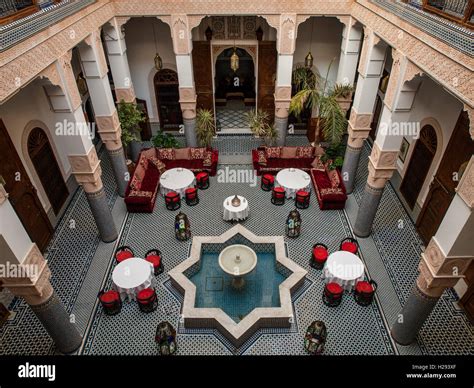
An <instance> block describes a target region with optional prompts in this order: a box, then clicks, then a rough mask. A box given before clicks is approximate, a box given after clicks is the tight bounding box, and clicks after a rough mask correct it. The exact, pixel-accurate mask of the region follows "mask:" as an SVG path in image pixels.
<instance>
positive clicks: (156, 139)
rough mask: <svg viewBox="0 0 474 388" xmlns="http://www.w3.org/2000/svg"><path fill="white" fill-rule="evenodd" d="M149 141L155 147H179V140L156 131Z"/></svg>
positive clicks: (169, 134)
mask: <svg viewBox="0 0 474 388" xmlns="http://www.w3.org/2000/svg"><path fill="white" fill-rule="evenodd" d="M151 142H152V143H153V146H155V147H157V148H180V144H179V141H178V140H177V139H176V138H175V137H174V136H173V135H172V134H171V133H164V132H163V131H158V132H157V134H156V135H155V136H153V137H152V139H151Z"/></svg>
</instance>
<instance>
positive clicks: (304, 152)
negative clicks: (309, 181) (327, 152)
mask: <svg viewBox="0 0 474 388" xmlns="http://www.w3.org/2000/svg"><path fill="white" fill-rule="evenodd" d="M313 156H314V148H313V147H311V146H304V147H296V157H297V158H312V157H313Z"/></svg>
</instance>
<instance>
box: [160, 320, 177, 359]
mask: <svg viewBox="0 0 474 388" xmlns="http://www.w3.org/2000/svg"><path fill="white" fill-rule="evenodd" d="M155 342H156V344H157V346H158V350H159V352H160V354H161V355H162V356H169V355H171V354H173V353H174V352H176V330H175V328H174V327H173V326H172V325H171V323H169V322H166V321H163V322H160V323H159V324H158V326H157V328H156V334H155Z"/></svg>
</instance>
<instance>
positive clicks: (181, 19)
mask: <svg viewBox="0 0 474 388" xmlns="http://www.w3.org/2000/svg"><path fill="white" fill-rule="evenodd" d="M170 27H171V37H172V39H173V49H174V53H175V54H176V55H187V54H190V53H191V50H192V47H191V36H190V34H191V32H190V30H189V25H188V16H187V15H186V14H173V15H171V26H170Z"/></svg>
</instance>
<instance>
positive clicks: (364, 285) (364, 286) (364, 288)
mask: <svg viewBox="0 0 474 388" xmlns="http://www.w3.org/2000/svg"><path fill="white" fill-rule="evenodd" d="M356 291H357V292H361V293H364V294H370V293H372V292H374V289H373V287H372V285H371V284H370V283H369V282H366V281H362V282H357V284H356Z"/></svg>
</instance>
